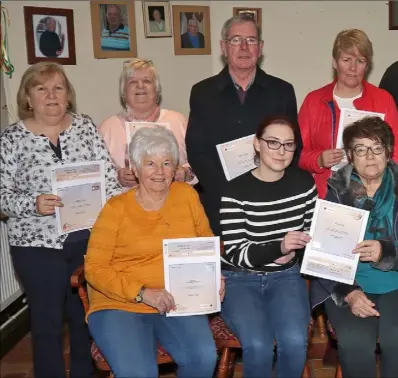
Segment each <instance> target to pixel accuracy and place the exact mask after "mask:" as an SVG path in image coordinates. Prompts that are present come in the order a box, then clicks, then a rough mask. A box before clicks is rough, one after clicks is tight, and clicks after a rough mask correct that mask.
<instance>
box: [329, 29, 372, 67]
mask: <svg viewBox="0 0 398 378" xmlns="http://www.w3.org/2000/svg"><path fill="white" fill-rule="evenodd" d="M354 49H358V52H359V53H360V54H361V55H362V56H363V57H364V58H365V59H366V63H367V64H368V66H370V65H371V64H372V59H373V46H372V42H371V41H370V39H369V37H368V36H367V35H366V33H365V32H363V31H362V30H359V29H348V30H343V31H341V32H340V33H339V34H337V37H336V39H335V40H334V44H333V51H332V55H333V59H334V60H337V59H339V57H340V54H341V52H345V53H351V52H353V50H354Z"/></svg>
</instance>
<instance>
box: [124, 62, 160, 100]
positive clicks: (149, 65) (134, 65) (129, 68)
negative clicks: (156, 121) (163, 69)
mask: <svg viewBox="0 0 398 378" xmlns="http://www.w3.org/2000/svg"><path fill="white" fill-rule="evenodd" d="M141 69H148V70H149V72H150V74H151V75H152V77H153V80H154V82H155V89H156V95H157V96H156V101H157V103H158V104H159V103H160V100H161V95H162V88H161V86H160V78H159V74H158V71H157V70H156V68H155V66H154V65H153V62H152V60H147V59H141V58H133V59H131V60H130V61H128V62H126V63H124V64H123V69H122V72H121V73H120V77H119V97H120V103H121V105H122V106H123V107H125V106H126V98H125V95H126V93H125V90H126V81H127V79H128V78H129V77H131V76H134V73H135V71H137V70H141Z"/></svg>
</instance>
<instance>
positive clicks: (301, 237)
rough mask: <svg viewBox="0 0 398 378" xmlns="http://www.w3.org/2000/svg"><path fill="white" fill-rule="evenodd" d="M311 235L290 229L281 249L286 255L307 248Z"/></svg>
mask: <svg viewBox="0 0 398 378" xmlns="http://www.w3.org/2000/svg"><path fill="white" fill-rule="evenodd" d="M310 240H311V236H309V235H308V234H306V233H305V232H302V231H289V232H288V233H287V234H286V235H285V237H284V238H283V240H282V243H281V251H282V253H283V254H284V255H287V254H288V253H290V252H293V251H296V249H302V248H305V247H306V245H307V243H308V242H309V241H310Z"/></svg>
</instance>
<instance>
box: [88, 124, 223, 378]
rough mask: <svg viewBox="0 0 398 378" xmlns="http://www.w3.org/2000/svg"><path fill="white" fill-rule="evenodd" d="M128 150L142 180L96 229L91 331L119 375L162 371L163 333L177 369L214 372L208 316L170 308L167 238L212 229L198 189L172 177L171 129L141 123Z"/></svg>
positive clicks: (184, 373) (109, 207)
mask: <svg viewBox="0 0 398 378" xmlns="http://www.w3.org/2000/svg"><path fill="white" fill-rule="evenodd" d="M129 153H130V159H131V161H132V165H133V169H134V173H135V175H136V177H138V179H139V185H138V186H137V187H135V188H133V189H131V190H130V191H128V192H126V193H124V194H122V195H120V196H117V197H114V198H113V199H111V200H110V201H108V202H107V204H106V205H105V207H104V208H103V210H102V212H101V214H100V216H99V218H98V220H97V221H96V223H95V225H94V227H93V229H92V233H91V237H90V242H89V247H88V252H87V256H86V260H85V273H86V277H87V281H88V283H89V284H90V287H91V291H90V311H89V314H88V325H89V328H90V332H91V334H92V336H93V337H94V339H95V342H96V343H97V345H98V347H99V348H100V350H101V351H102V353H103V354H104V356H105V358H106V360H107V362H108V363H109V365H110V367H111V369H112V372H113V374H114V375H115V377H157V376H158V367H157V363H156V344H157V341H159V342H160V344H161V345H162V346H163V347H164V348H165V349H166V350H167V351H168V352H169V353H170V355H171V356H172V357H173V359H174V361H175V362H176V363H177V365H178V366H179V368H178V377H201V378H206V377H209V378H210V377H212V376H213V373H214V368H215V365H216V358H217V355H216V348H215V344H214V340H213V337H212V333H211V330H210V327H209V321H208V317H207V316H203V315H202V316H200V315H199V316H183V317H166V316H165V313H166V312H169V311H170V310H172V309H173V308H174V306H175V304H174V299H173V297H172V296H171V294H170V293H168V292H167V291H166V290H165V289H164V274H163V257H162V256H163V252H162V246H163V243H162V241H163V239H171V238H190V237H205V236H213V233H212V231H211V229H210V226H209V222H208V220H207V218H206V215H205V212H204V210H203V208H202V205H201V204H200V201H199V198H198V195H197V194H196V192H195V190H194V189H193V188H192V187H191V186H190V185H188V184H186V183H183V182H173V177H174V173H175V169H176V168H177V166H178V155H179V152H178V144H177V141H176V139H175V137H174V136H173V134H172V133H171V132H170V131H169V130H166V129H164V128H142V129H140V130H138V131H137V132H136V134H135V135H134V137H133V139H132V141H131V143H130V151H129ZM223 286H224V285H223V283H222V286H221V291H220V295H221V297H223V292H224V288H223Z"/></svg>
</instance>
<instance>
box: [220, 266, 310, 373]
mask: <svg viewBox="0 0 398 378" xmlns="http://www.w3.org/2000/svg"><path fill="white" fill-rule="evenodd" d="M223 275H224V276H225V299H224V302H223V304H222V313H221V315H222V317H223V318H224V320H225V322H226V323H227V325H228V326H229V327H230V329H231V331H233V332H234V333H235V335H236V336H237V337H238V339H239V341H240V343H241V345H242V349H243V376H244V377H245V378H252V377H259V378H260V377H261V378H265V377H271V375H272V362H273V357H274V344H273V343H274V340H276V342H277V361H276V374H277V377H281V378H282V377H283V378H286V377H289V378H300V377H301V375H302V372H303V370H304V366H305V361H306V353H307V338H308V336H307V335H308V324H309V320H310V304H309V299H308V292H307V287H306V284H305V280H304V278H302V277H301V275H300V268H299V266H298V265H296V266H294V267H292V268H289V269H286V270H284V271H282V272H273V273H268V274H253V273H251V272H250V273H246V272H234V271H223Z"/></svg>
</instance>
